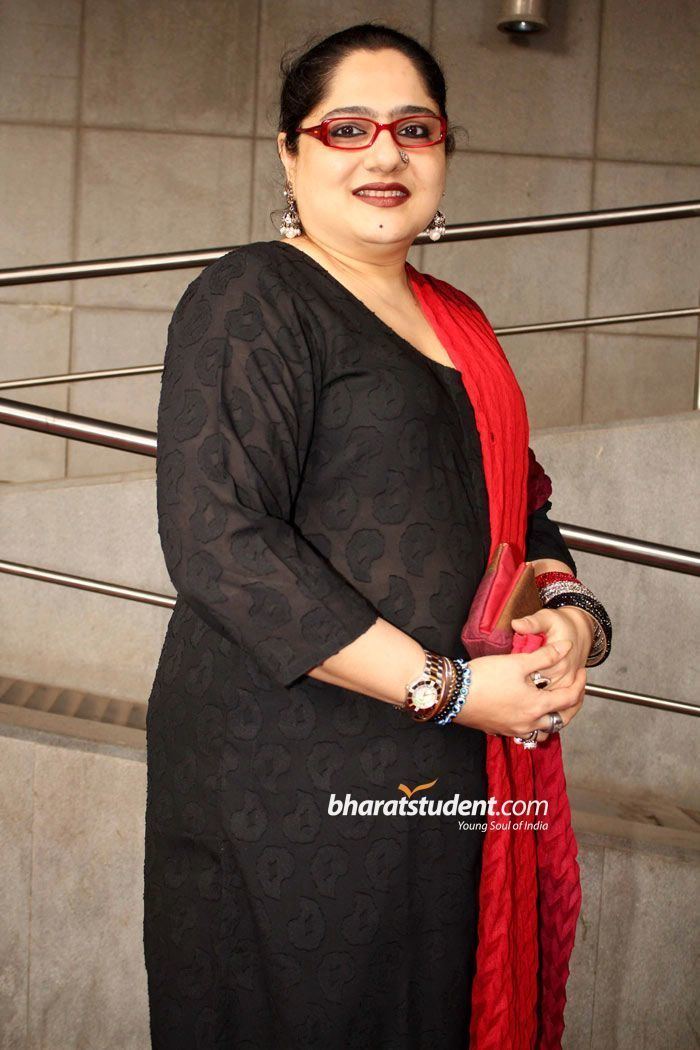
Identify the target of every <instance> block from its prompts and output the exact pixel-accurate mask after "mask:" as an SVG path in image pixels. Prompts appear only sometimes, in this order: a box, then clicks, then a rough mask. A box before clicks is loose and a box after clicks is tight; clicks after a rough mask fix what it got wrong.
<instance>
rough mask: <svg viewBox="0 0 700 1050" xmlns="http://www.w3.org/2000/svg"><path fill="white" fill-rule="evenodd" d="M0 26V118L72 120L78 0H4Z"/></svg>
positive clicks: (75, 96) (75, 104)
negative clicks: (56, 0)
mask: <svg viewBox="0 0 700 1050" xmlns="http://www.w3.org/2000/svg"><path fill="white" fill-rule="evenodd" d="M0 27H1V28H0V120H37V121H39V120H41V121H47V122H49V123H52V124H53V123H56V124H59V123H60V124H63V123H70V122H72V121H74V120H75V119H76V116H77V111H78V65H79V57H78V43H79V38H80V0H62V2H61V3H60V4H57V3H55V2H54V3H52V2H51V0H4V2H3V4H2V11H1V12H0Z"/></svg>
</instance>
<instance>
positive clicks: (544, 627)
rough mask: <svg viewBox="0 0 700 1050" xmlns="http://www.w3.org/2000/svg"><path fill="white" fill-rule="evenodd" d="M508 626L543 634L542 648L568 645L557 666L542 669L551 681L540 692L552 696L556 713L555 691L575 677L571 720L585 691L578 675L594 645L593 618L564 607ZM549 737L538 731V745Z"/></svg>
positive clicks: (536, 614) (582, 678) (573, 607)
mask: <svg viewBox="0 0 700 1050" xmlns="http://www.w3.org/2000/svg"><path fill="white" fill-rule="evenodd" d="M511 627H512V628H513V630H514V631H516V633H517V634H543V635H544V636H545V642H544V644H545V645H546V644H549V643H550V642H571V648H570V649H569V650H568V652H566V653H565V654H564V655H563V656H562V657H561V658H560V659H559V660H558V661H557V662H556V663H554V664H551V665H550V666H549V667H547V668H543V669H542V670H543V673H544V674H545V675H546V676H547V678H549V679H550V684H549V685H548V686H547V687H546V689H543V690H542V692H543V693H551V694H552V697H551V699H552V704H551V710H552V711H556V710H557V702H556V696H557V691H558V690H561V689H568V688H569V687H571V686H573V685H574V683H575V682H576V680H577V678H578V679H579V680H580V682H581V687H580V694H579V699H578V703H577V705H576V709H575V712H574V710H573V709H570V710H571V715H572V717H573V713H578V710H579V708H580V705H581V704H582V703H583V697H584V694H585V691H586V677H585V673H584V674H583V675H581V674H580V669H581V668H582V667H585V666H586V660H587V659H588V654H589V653H590V651H591V645H592V644H593V633H594V624H593V618H592V616H590V614H589V613H587V612H586V611H585V610H584V609H580V608H578V606H573V605H567V606H562V607H560V608H559V609H538V610H537V612H534V613H530V614H529V615H528V616H519V617H518V618H517V619H514V620H511ZM533 655H534V654H533ZM565 721H568V719H565ZM548 736H549V734H548V733H546V732H544V731H540V732H539V733H538V734H537V740H538V742H540V741H542V740H546V739H547V738H548Z"/></svg>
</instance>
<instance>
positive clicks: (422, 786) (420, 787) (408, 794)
mask: <svg viewBox="0 0 700 1050" xmlns="http://www.w3.org/2000/svg"><path fill="white" fill-rule="evenodd" d="M438 780H439V777H436V778H435V780H431V781H430V783H429V784H419V785H418V786H417V787H414V788H413V789H411V788H409V787H406V785H405V784H399V791H403V793H404V795H405V796H406V798H410V797H411V795H415V793H416V791H424V790H425V789H426V788H431V787H432V786H433V784H437V782H438Z"/></svg>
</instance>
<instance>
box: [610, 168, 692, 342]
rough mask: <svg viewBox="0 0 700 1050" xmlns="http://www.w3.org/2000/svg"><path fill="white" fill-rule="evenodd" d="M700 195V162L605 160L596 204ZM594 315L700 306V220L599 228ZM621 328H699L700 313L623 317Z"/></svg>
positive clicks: (680, 331)
mask: <svg viewBox="0 0 700 1050" xmlns="http://www.w3.org/2000/svg"><path fill="white" fill-rule="evenodd" d="M698 197H700V168H692V167H679V166H674V165H670V164H663V165H661V164H659V165H656V164H615V163H605V162H599V163H597V164H596V169H595V196H594V205H593V207H594V208H596V209H599V208H617V207H628V206H633V205H642V204H666V203H670V202H672V201H684V200H695V199H697V198H698ZM592 237H593V241H592V252H591V298H590V302H591V309H590V313H591V315H592V316H601V315H607V314H624V313H641V312H643V311H647V310H670V309H677V308H680V307H685V306H696V307H697V306H698V257H700V223H698V222H697V220H693V219H673V220H668V221H666V222H650V223H636V224H633V225H629V226H611V227H608V228H605V229H598V230H594V231H593V234H592ZM615 331H616V332H643V333H645V334H647V335H657V334H664V335H665V334H668V335H695V334H696V333H697V331H698V319H697V317H687V318H679V319H670V320H668V319H667V320H662V321H638V322H633V323H630V324H625V325H615Z"/></svg>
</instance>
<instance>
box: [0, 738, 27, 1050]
mask: <svg viewBox="0 0 700 1050" xmlns="http://www.w3.org/2000/svg"><path fill="white" fill-rule="evenodd" d="M0 748H1V749H2V761H1V762H0V796H1V797H2V807H1V808H0V886H2V894H1V896H2V904H1V905H0V915H1V916H2V921H1V922H0V1018H1V1019H2V1036H1V1037H0V1039H1V1042H2V1046H3V1047H7V1048H8V1050H14V1048H15V1047H17V1048H18V1050H19V1048H20V1047H25V1046H26V1045H27V1042H26V1031H27V992H28V980H29V916H30V911H31V905H30V892H29V884H30V877H31V871H32V819H33V807H34V800H33V797H32V780H33V775H34V749H33V747H32V745H31V744H28V743H26V742H24V741H22V740H16V739H11V738H8V737H2V738H0Z"/></svg>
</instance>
